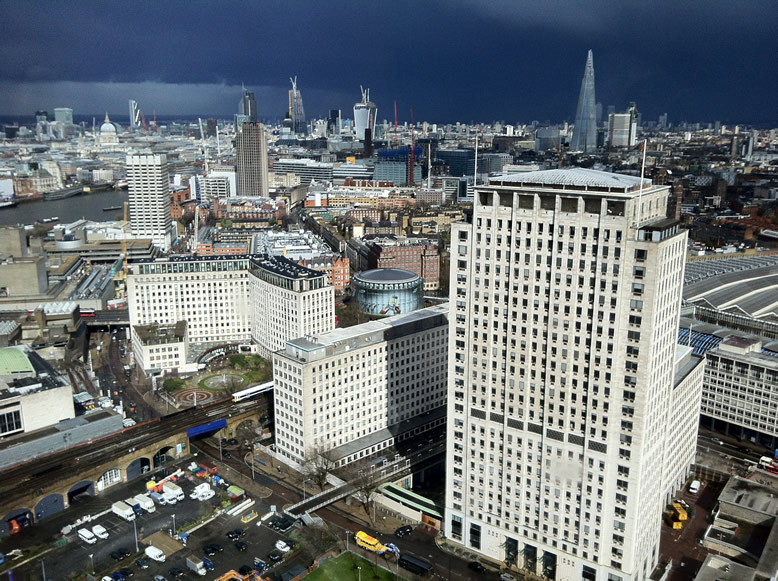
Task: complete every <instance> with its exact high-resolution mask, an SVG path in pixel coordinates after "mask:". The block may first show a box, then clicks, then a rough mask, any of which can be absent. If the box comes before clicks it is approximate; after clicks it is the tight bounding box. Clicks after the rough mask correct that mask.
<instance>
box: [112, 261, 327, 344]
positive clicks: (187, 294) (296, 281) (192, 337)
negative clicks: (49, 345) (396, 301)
mask: <svg viewBox="0 0 778 581" xmlns="http://www.w3.org/2000/svg"><path fill="white" fill-rule="evenodd" d="M127 303H128V307H129V314H130V327H131V328H133V329H134V328H135V327H136V326H138V325H152V324H155V325H175V324H176V323H179V321H186V323H187V327H186V330H187V333H186V340H187V341H188V342H191V343H234V342H246V343H250V342H252V341H254V342H255V343H256V344H257V350H258V352H259V353H260V354H261V355H262V356H264V357H269V356H270V353H272V352H273V351H276V350H278V349H282V348H283V347H284V344H285V342H286V341H287V340H288V339H291V338H294V337H298V336H302V335H304V334H307V333H325V332H327V331H330V330H332V328H333V327H334V320H335V315H334V290H333V288H332V287H331V286H329V285H327V284H326V275H325V274H323V273H320V272H315V271H312V270H310V269H307V268H304V267H302V266H299V265H297V264H295V263H293V262H291V261H290V260H287V259H286V258H283V257H273V256H265V255H242V256H197V257H192V256H173V257H170V258H163V259H158V260H147V261H138V262H133V263H131V264H130V274H129V276H128V277H127ZM134 341H140V338H137V337H136V338H134Z"/></svg>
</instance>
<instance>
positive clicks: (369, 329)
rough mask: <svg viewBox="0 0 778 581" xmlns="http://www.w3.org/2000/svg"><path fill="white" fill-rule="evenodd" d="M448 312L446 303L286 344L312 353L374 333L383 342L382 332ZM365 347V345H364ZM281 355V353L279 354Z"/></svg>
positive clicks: (291, 340) (293, 340)
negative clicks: (379, 335)
mask: <svg viewBox="0 0 778 581" xmlns="http://www.w3.org/2000/svg"><path fill="white" fill-rule="evenodd" d="M448 310H449V306H448V302H444V303H442V304H439V305H434V306H432V307H426V308H424V309H419V310H416V311H412V312H410V313H407V314H405V315H399V316H395V317H388V318H385V319H378V320H375V321H368V322H367V323H362V324H360V325H353V326H351V327H343V328H340V329H333V330H332V331H330V332H328V333H322V334H321V335H317V336H315V337H313V336H307V337H298V338H296V339H290V340H289V341H287V344H289V345H291V346H293V347H298V348H301V349H304V350H306V351H312V350H314V349H320V348H322V347H327V346H329V345H335V346H337V345H339V344H341V343H344V342H347V341H350V340H353V339H359V338H361V337H363V336H365V335H372V334H374V333H381V339H380V340H381V341H383V340H384V335H383V331H387V330H389V329H393V328H396V327H399V326H401V325H406V324H408V323H413V322H416V321H421V320H423V319H427V318H430V317H434V316H436V315H442V314H447V313H448ZM365 346H367V344H365ZM281 354H283V352H282V353H281Z"/></svg>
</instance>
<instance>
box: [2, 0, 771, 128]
mask: <svg viewBox="0 0 778 581" xmlns="http://www.w3.org/2000/svg"><path fill="white" fill-rule="evenodd" d="M762 6H763V4H762V3H760V2H756V1H752V2H745V3H738V4H737V5H730V4H728V3H723V2H716V3H705V4H704V5H703V4H702V3H701V2H691V3H684V4H683V5H673V4H671V3H669V2H665V1H664V0H660V1H659V2H655V3H653V4H652V5H651V7H640V6H633V5H629V6H628V7H627V6H623V5H614V4H612V3H608V2H592V3H587V4H586V5H585V6H580V7H578V6H568V5H564V6H563V5H562V4H561V3H560V2H550V3H549V2H545V3H542V4H541V3H534V2H532V3H522V4H521V5H518V4H514V3H508V2H501V1H497V2H491V3H489V4H487V5H483V6H481V5H477V4H476V3H474V2H461V3H458V4H456V5H449V4H445V3H441V2H431V3H425V4H424V5H422V6H415V5H414V6H413V10H411V9H410V8H411V5H410V3H404V2H400V3H399V4H397V3H392V4H389V3H385V4H378V5H374V6H371V8H370V10H360V11H357V10H355V9H354V6H353V5H350V4H343V5H341V6H336V7H326V8H325V7H323V6H319V5H316V4H314V3H309V2H303V3H297V4H295V5H294V6H293V7H292V8H290V7H289V6H287V5H286V4H282V3H272V2H271V3H262V5H248V6H246V5H242V4H231V3H227V4H223V5H220V8H219V10H214V9H213V7H212V6H210V5H199V6H195V7H194V8H192V6H191V5H190V4H187V5H185V6H184V5H183V4H180V3H177V2H170V3H166V4H165V5H164V6H162V7H155V8H154V10H155V12H154V14H152V13H151V12H150V7H145V6H144V5H133V6H122V5H119V4H103V3H91V2H81V3H78V4H76V5H74V6H72V7H71V6H69V7H68V8H67V9H65V8H64V7H58V6H48V7H47V9H46V10H40V11H36V10H29V9H28V8H29V7H28V6H27V5H25V6H22V5H10V6H7V7H6V8H7V12H8V15H7V18H8V23H9V26H8V28H9V33H8V34H7V35H5V36H4V38H3V39H0V47H2V48H3V50H4V53H5V54H7V55H9V58H8V59H7V60H6V61H5V62H4V63H3V64H2V65H0V88H1V89H2V90H1V91H0V95H2V96H0V114H3V115H30V114H32V112H34V110H35V109H38V108H43V109H47V110H52V109H53V108H54V107H71V108H73V109H74V112H75V113H76V114H77V115H78V114H89V115H91V114H96V113H100V112H103V111H106V110H107V111H108V112H109V113H112V114H114V113H121V114H125V112H126V111H127V100H128V99H131V98H132V99H136V100H137V101H138V102H139V103H140V105H141V107H142V108H143V110H144V111H145V112H147V113H150V112H151V111H156V112H157V113H158V114H163V115H190V114H203V115H205V114H207V115H217V116H221V115H224V116H227V115H229V116H232V114H233V113H234V109H235V95H236V94H238V95H239V94H240V87H241V85H242V84H245V86H246V87H247V88H250V89H251V90H253V91H254V92H255V93H256V95H257V103H258V109H259V110H260V111H261V112H262V117H264V118H282V117H283V113H284V110H285V108H286V107H285V105H286V102H287V93H288V84H287V79H288V78H289V76H290V75H296V76H297V77H298V78H299V80H300V83H301V84H302V85H303V86H304V87H305V88H306V91H305V92H306V97H305V98H306V105H307V108H308V110H309V116H311V117H321V118H323V117H326V114H327V112H328V111H329V110H330V109H333V108H340V109H342V110H349V109H350V108H351V106H352V105H353V103H354V102H356V101H357V100H358V97H359V93H358V88H359V86H360V85H364V86H370V87H371V89H372V97H373V100H374V101H375V102H376V104H377V105H378V108H379V109H381V110H383V111H385V112H389V111H390V110H391V109H392V105H393V101H394V100H397V102H398V115H399V118H400V120H401V121H405V120H408V118H409V116H410V115H409V110H410V106H411V105H412V106H413V107H414V111H415V117H416V118H417V119H427V120H430V121H433V122H447V121H455V120H460V121H464V122H468V121H473V120H475V121H479V122H488V121H490V120H496V119H504V120H506V121H508V122H515V121H516V120H522V121H527V122H529V121H531V120H534V119H537V120H541V121H544V120H550V121H552V122H563V121H573V119H574V116H575V106H576V95H577V89H578V86H579V83H580V62H581V60H582V59H583V58H584V55H585V54H586V51H587V50H589V49H592V50H594V52H595V53H596V54H597V57H598V59H597V60H598V62H597V79H598V89H597V93H598V97H599V98H598V100H599V101H600V102H602V103H603V105H604V106H606V105H611V104H612V105H615V107H616V110H617V112H623V111H625V110H626V108H627V106H628V103H629V102H630V101H635V102H636V103H637V104H638V107H639V108H640V110H641V112H642V113H643V115H644V119H655V118H657V117H658V116H659V115H660V114H662V113H664V112H668V114H669V118H670V120H671V121H673V122H678V121H684V120H685V121H713V120H721V121H722V122H746V123H749V122H753V123H760V122H769V121H772V120H774V119H773V118H774V117H775V113H774V111H775V107H774V103H770V100H769V99H765V98H764V95H770V94H775V91H776V88H777V87H776V85H777V83H778V80H777V79H776V78H775V75H770V74H769V73H768V74H765V73H764V71H765V70H769V68H766V67H765V64H766V59H767V55H769V54H774V53H775V50H774V49H775V48H776V42H777V41H776V39H775V38H774V35H772V34H771V32H772V30H774V29H775V25H776V24H777V23H776V20H777V18H776V16H775V13H774V12H773V11H764V10H762ZM238 11H240V12H241V14H243V16H242V17H241V18H239V19H229V22H230V26H231V27H233V29H234V30H233V32H232V33H230V34H219V33H218V32H219V30H220V26H219V24H218V23H219V22H220V21H221V20H223V19H224V18H225V17H227V16H229V14H230V13H232V12H238ZM224 21H225V22H227V20H224ZM205 22H213V23H215V24H213V25H212V26H213V34H210V35H209V34H208V33H207V30H206V31H205V33H204V40H198V39H195V38H193V37H192V36H191V31H192V30H198V29H199V28H200V27H202V24H203V23H205ZM289 22H295V23H296V26H297V28H296V29H295V35H294V37H295V40H294V43H290V37H289V32H290V31H289V29H288V26H289V25H288V23H289ZM740 22H743V23H748V27H747V28H746V26H738V23H740ZM79 29H84V30H86V33H85V34H83V35H82V36H80V37H79V42H77V43H75V42H71V40H72V39H70V38H69V37H68V34H69V33H68V32H67V31H70V30H79ZM327 36H332V37H333V38H334V37H337V38H338V42H323V41H326V37H327ZM236 38H239V39H241V42H234V39H236ZM467 38H472V39H473V40H472V42H468V41H465V40H463V39H467ZM480 38H488V39H489V42H488V43H483V42H481V41H480V40H479V39H480ZM141 40H142V42H139V41H141ZM409 40H410V42H408V41H409ZM322 46H324V47H325V48H321V47H322ZM124 55H127V56H126V57H125V56H124ZM252 55H267V56H266V57H264V58H261V59H257V58H254V57H253V56H252ZM763 55H764V56H763ZM408 79H413V82H412V83H411V82H409V80H408ZM387 118H388V117H387Z"/></svg>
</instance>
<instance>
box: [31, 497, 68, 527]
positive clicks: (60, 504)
mask: <svg viewBox="0 0 778 581" xmlns="http://www.w3.org/2000/svg"><path fill="white" fill-rule="evenodd" d="M63 510H65V497H64V496H63V495H61V494H58V493H52V494H49V495H48V496H44V497H43V498H42V499H41V500H40V501H39V502H38V504H36V505H35V521H36V522H37V521H41V520H43V519H45V518H48V517H50V516H54V515H55V514H57V513H59V512H62V511H63Z"/></svg>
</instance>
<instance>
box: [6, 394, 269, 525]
mask: <svg viewBox="0 0 778 581" xmlns="http://www.w3.org/2000/svg"><path fill="white" fill-rule="evenodd" d="M266 412H267V398H258V399H252V400H247V401H241V402H237V403H234V402H232V401H231V400H222V401H218V402H213V403H211V404H208V405H203V406H198V407H195V408H189V409H186V410H183V411H180V412H177V413H174V414H171V415H168V416H165V417H163V418H155V419H153V420H150V421H147V422H143V423H141V424H138V425H136V426H133V427H131V428H125V429H123V430H121V431H119V432H115V433H112V434H108V435H106V436H103V437H101V438H95V439H93V440H90V441H89V442H85V443H83V444H79V445H76V446H71V447H69V448H65V449H63V450H60V451H57V452H54V453H52V454H48V455H46V456H42V457H39V458H35V459H33V460H30V461H27V462H23V463H20V464H17V465H15V466H11V467H9V468H6V469H4V470H3V473H2V479H0V499H1V500H0V536H6V535H8V534H9V531H10V526H11V524H10V523H11V521H13V520H17V521H18V520H19V519H20V518H21V519H25V518H26V519H27V520H28V521H30V522H37V521H40V520H43V519H45V518H47V517H49V516H52V515H54V514H57V513H59V512H61V511H63V510H65V509H67V508H68V507H69V506H70V503H71V502H72V501H73V500H74V499H75V498H76V497H78V496H81V495H90V496H98V495H99V494H100V493H101V492H103V491H104V490H106V489H107V488H109V487H111V486H112V485H114V484H118V483H120V482H128V481H131V480H135V479H137V478H139V477H141V476H142V475H143V474H146V473H147V472H150V471H152V470H155V469H157V468H160V467H163V466H164V465H165V464H167V463H168V462H173V461H176V460H179V459H181V458H185V457H186V456H188V455H189V454H190V445H189V441H190V439H196V438H200V437H205V436H209V435H213V434H216V433H219V432H220V431H221V430H224V431H223V432H222V433H223V434H224V435H232V434H233V433H235V432H237V429H238V426H240V425H241V424H242V423H244V422H256V421H258V419H259V418H260V416H262V415H263V414H265V413H266Z"/></svg>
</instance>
